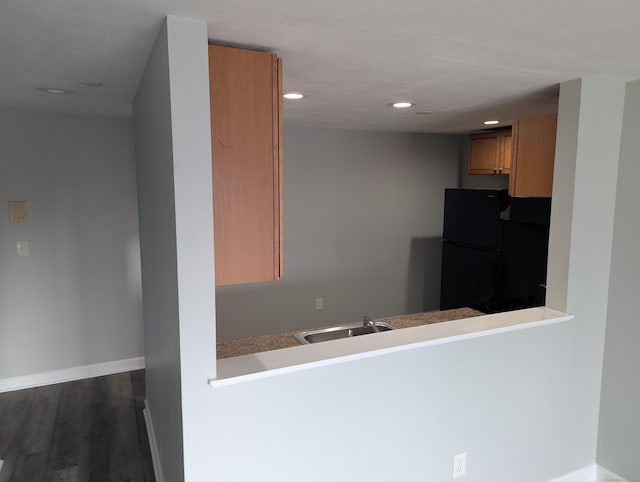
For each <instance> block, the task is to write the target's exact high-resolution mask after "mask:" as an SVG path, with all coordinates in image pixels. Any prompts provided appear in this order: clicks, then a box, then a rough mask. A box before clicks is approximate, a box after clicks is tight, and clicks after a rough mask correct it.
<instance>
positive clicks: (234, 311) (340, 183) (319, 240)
mask: <svg viewBox="0 0 640 482" xmlns="http://www.w3.org/2000/svg"><path fill="white" fill-rule="evenodd" d="M285 68H286V67H285ZM284 149H285V150H284V257H285V258H284V261H285V262H284V265H285V268H284V277H283V278H282V279H281V280H278V281H276V282H265V283H252V284H245V285H235V286H226V287H219V288H218V289H217V290H216V297H217V310H218V316H217V330H218V337H219V338H220V339H233V338H242V337H247V336H256V335H262V334H267V333H278V332H285V331H292V330H298V329H303V328H311V327H317V326H322V325H324V324H330V323H339V322H350V321H357V320H360V319H362V316H363V315H365V314H368V315H370V316H372V317H374V318H377V317H382V316H391V315H398V314H404V313H415V312H419V311H423V309H427V310H429V309H431V310H433V309H438V307H439V304H440V254H441V239H442V216H443V208H444V188H445V187H456V186H457V179H458V169H459V159H460V149H461V136H451V135H428V134H407V133H392V132H366V131H353V130H335V129H314V128H301V127H293V126H288V125H287V126H285V131H284ZM316 298H324V310H322V311H317V310H316V309H315V300H316Z"/></svg>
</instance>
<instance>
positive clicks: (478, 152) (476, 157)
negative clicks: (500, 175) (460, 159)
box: [467, 132, 500, 174]
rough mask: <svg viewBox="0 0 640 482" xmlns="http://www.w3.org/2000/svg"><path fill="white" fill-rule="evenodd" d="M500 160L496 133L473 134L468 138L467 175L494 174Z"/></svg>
mask: <svg viewBox="0 0 640 482" xmlns="http://www.w3.org/2000/svg"><path fill="white" fill-rule="evenodd" d="M499 158H500V136H499V134H498V133H497V132H488V133H483V134H473V135H471V136H470V137H469V160H468V169H467V172H468V173H469V174H495V173H496V170H497V168H498V164H499V162H500V161H499Z"/></svg>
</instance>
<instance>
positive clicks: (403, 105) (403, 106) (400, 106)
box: [389, 100, 415, 109]
mask: <svg viewBox="0 0 640 482" xmlns="http://www.w3.org/2000/svg"><path fill="white" fill-rule="evenodd" d="M389 105H390V106H391V107H395V108H396V109H406V108H407V107H413V106H414V105H415V104H414V103H413V102H407V101H406V100H403V101H400V102H394V103H392V104H389Z"/></svg>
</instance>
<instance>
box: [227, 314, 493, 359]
mask: <svg viewBox="0 0 640 482" xmlns="http://www.w3.org/2000/svg"><path fill="white" fill-rule="evenodd" d="M482 315H484V313H482V312H481V311H477V310H474V309H472V308H457V309H453V310H444V311H428V312H424V313H414V314H410V315H399V316H393V317H389V318H380V319H378V320H376V321H381V322H385V323H390V324H391V325H393V326H395V327H396V328H398V329H401V328H410V327H414V326H422V325H430V324H433V323H441V322H443V321H452V320H461V319H463V318H472V317H474V316H482ZM358 324H361V322H356V323H353V325H358ZM300 345H301V344H300V342H299V341H298V340H297V339H296V338H295V336H294V335H293V332H285V333H279V334H276V335H263V336H255V337H251V338H242V339H238V340H229V341H222V342H219V343H217V344H216V356H217V358H218V359H222V358H230V357H234V356H241V355H249V354H252V353H259V352H264V351H270V350H278V349H280V348H289V347H292V346H300Z"/></svg>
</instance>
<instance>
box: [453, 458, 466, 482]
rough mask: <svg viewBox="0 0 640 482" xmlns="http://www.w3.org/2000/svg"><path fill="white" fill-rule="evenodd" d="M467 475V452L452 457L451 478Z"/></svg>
mask: <svg viewBox="0 0 640 482" xmlns="http://www.w3.org/2000/svg"><path fill="white" fill-rule="evenodd" d="M465 475H467V452H461V453H459V454H455V455H454V456H453V478H454V479H457V478H458V477H464V476H465Z"/></svg>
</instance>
